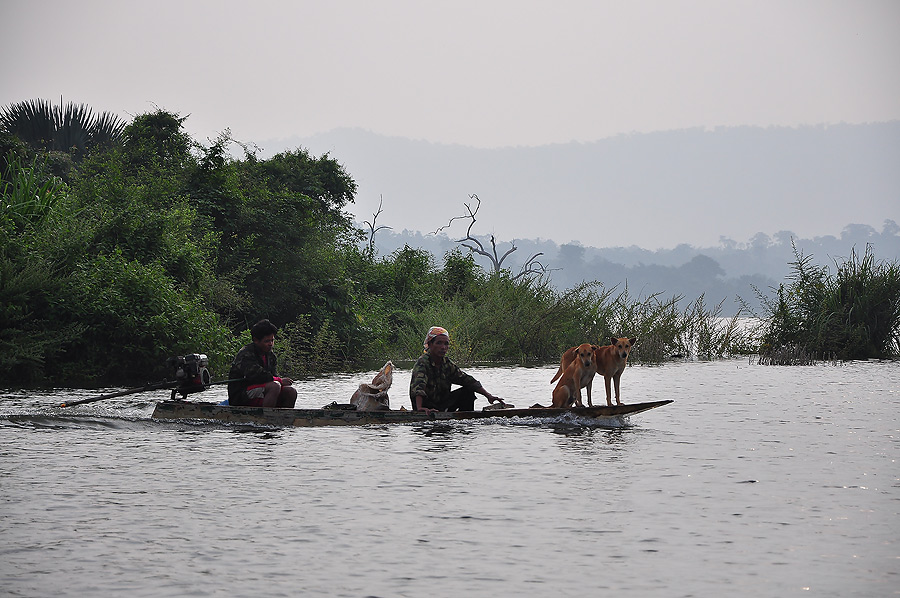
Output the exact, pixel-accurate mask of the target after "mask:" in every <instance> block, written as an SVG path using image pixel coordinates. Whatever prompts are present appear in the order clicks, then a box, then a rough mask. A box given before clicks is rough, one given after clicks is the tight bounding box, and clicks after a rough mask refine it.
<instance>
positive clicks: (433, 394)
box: [409, 353, 481, 409]
mask: <svg viewBox="0 0 900 598" xmlns="http://www.w3.org/2000/svg"><path fill="white" fill-rule="evenodd" d="M451 384H458V385H459V386H462V387H464V388H469V389H471V390H476V389H478V388H481V382H479V381H478V380H476V379H475V378H473V377H472V376H470V375H469V374H467V373H465V372H464V371H462V370H461V369H459V366H458V365H456V364H455V363H453V362H452V361H450V359H449V358H448V357H444V362H443V363H442V364H441V365H439V366H436V365H434V364H432V363H431V357H430V356H429V355H428V354H427V353H425V354H423V355H422V356H421V357H419V359H418V360H417V361H416V364H415V365H414V366H413V369H412V377H411V379H410V381H409V398H410V399H411V400H412V404H413V408H415V406H416V395H423V396H424V397H425V398H424V399H423V400H422V405H423V406H425V407H428V408H429V409H440V408H441V407H440V406H441V405H442V404H443V403H444V402H446V401H447V400H448V398H449V397H450V385H451Z"/></svg>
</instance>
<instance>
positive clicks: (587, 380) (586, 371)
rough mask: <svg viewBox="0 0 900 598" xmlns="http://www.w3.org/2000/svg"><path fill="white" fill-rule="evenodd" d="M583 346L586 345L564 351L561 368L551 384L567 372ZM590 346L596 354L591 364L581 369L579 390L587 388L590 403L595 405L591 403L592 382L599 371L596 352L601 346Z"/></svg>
mask: <svg viewBox="0 0 900 598" xmlns="http://www.w3.org/2000/svg"><path fill="white" fill-rule="evenodd" d="M581 347H584V345H579V346H578V347H572V348H571V349H566V352H565V353H563V355H562V360H561V361H560V364H559V369H558V370H557V371H556V375H554V376H553V379H552V380H550V384H553V383H554V382H556V380H557V378H559V377H560V376H562V375H563V373H565V371H566V369H567V368H568V367H569V365H570V364H571V363H572V362H573V361H574V360H575V355H576V354H577V353H578V350H579V349H581ZM590 347H591V350H592V352H593V353H594V355H593V356H592V357H591V362H590V364H588V365H587V366H586V367H582V369H581V380H579V383H580V385H581V386H580V387H579V390H580V389H581V388H587V398H588V405H592V406H593V404H592V403H591V384H592V383H593V382H594V374H596V373H597V355H596V353H597V349H599V348H600V347H598V346H597V345H590ZM553 392H554V393H555V392H556V391H555V390H554V391H553ZM578 394H579V395H580V394H581V393H580V392H579V393H578Z"/></svg>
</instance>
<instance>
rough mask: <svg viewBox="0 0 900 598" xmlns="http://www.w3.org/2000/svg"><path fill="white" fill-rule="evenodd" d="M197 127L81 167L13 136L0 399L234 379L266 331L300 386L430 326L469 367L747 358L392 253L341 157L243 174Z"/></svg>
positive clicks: (714, 318) (143, 134) (593, 288)
mask: <svg viewBox="0 0 900 598" xmlns="http://www.w3.org/2000/svg"><path fill="white" fill-rule="evenodd" d="M7 112H8V111H7ZM38 112H39V113H40V111H38ZM45 112H46V111H45ZM51 112H52V110H51ZM41 114H42V113H41ZM2 122H4V123H7V122H9V121H2ZM183 122H184V118H183V117H181V116H179V115H177V114H172V113H169V112H166V111H162V110H157V111H155V112H151V113H148V114H143V115H139V116H137V117H135V118H134V120H133V121H132V122H131V123H129V124H127V126H125V127H124V128H123V129H122V130H121V131H120V132H119V133H118V134H116V135H114V136H110V138H109V139H107V140H106V141H105V142H104V143H96V144H90V143H88V144H85V145H84V146H83V147H81V146H78V147H77V148H75V149H73V150H72V152H74V153H73V154H67V153H66V150H60V149H59V146H56V145H54V146H52V147H48V146H46V145H41V144H39V143H33V140H29V139H25V138H23V137H20V136H19V135H20V132H21V131H22V130H25V129H23V128H22V126H21V123H19V124H17V125H16V126H15V127H13V126H6V127H5V128H3V127H0V151H2V154H3V157H4V161H3V169H2V170H0V196H2V202H0V384H3V385H7V386H8V385H29V384H81V385H100V384H118V383H125V382H142V383H143V382H147V381H154V380H158V379H160V378H163V377H165V376H167V375H169V374H170V372H168V371H166V366H165V362H166V359H167V358H168V357H170V356H173V355H179V354H186V353H193V352H203V353H206V354H207V355H209V356H210V359H211V368H212V370H213V375H214V377H219V378H221V377H223V375H224V373H225V372H227V365H228V362H229V361H230V359H231V357H232V356H233V354H234V353H235V351H236V350H237V349H238V348H239V347H240V346H241V345H242V344H244V343H246V342H248V341H249V335H248V332H247V330H248V328H249V326H250V325H252V324H253V323H254V322H255V321H257V320H258V319H260V318H263V317H266V318H269V319H271V320H272V321H273V322H274V323H275V324H276V325H277V326H279V328H280V329H281V333H280V336H279V341H278V345H277V350H278V351H279V353H280V354H281V356H282V362H283V363H284V365H285V369H286V373H288V374H291V375H293V376H295V377H300V376H304V375H311V374H315V373H319V372H322V371H328V370H334V369H338V368H341V369H349V368H362V367H370V366H372V365H380V364H381V363H383V362H384V361H385V360H386V359H394V360H397V361H401V360H405V359H414V358H415V357H416V356H418V354H419V353H420V352H421V342H422V337H423V335H424V333H425V331H426V330H427V328H428V327H430V326H432V325H435V324H440V325H442V326H445V327H447V328H449V329H450V331H451V335H452V339H453V355H454V356H455V358H456V359H457V360H459V361H460V362H472V361H505V362H511V361H516V362H522V363H546V362H553V361H555V360H557V359H558V358H559V355H560V354H561V352H562V351H563V350H564V349H565V348H567V347H569V346H572V345H575V344H580V343H582V342H585V341H590V342H599V343H601V344H605V342H606V340H607V339H608V337H609V336H611V335H615V336H624V335H628V336H638V337H639V338H640V339H641V340H640V341H639V342H638V345H637V347H636V349H635V353H634V356H635V359H637V360H644V361H650V362H654V361H660V360H662V359H666V358H668V357H669V356H670V355H672V354H674V353H678V354H684V355H689V356H692V357H698V358H704V359H706V358H716V357H721V356H723V355H728V354H732V353H734V352H735V351H742V350H745V349H746V347H747V343H746V342H745V341H746V339H745V338H744V337H742V336H741V334H740V332H739V330H738V329H737V327H736V324H735V322H736V321H735V320H730V321H729V320H727V319H723V318H719V317H718V311H717V308H713V309H708V308H706V306H705V305H703V303H702V299H701V300H699V301H698V302H696V303H695V304H693V305H692V306H691V307H690V308H689V309H688V310H686V311H683V312H680V311H678V310H677V308H676V305H677V302H678V298H672V299H671V300H668V301H664V300H660V298H659V297H658V296H651V297H648V298H638V299H633V298H631V297H630V296H629V294H628V291H627V289H623V290H617V289H616V288H606V287H604V286H603V285H602V284H601V283H598V282H594V283H585V284H582V285H579V286H577V287H575V288H573V289H570V290H568V291H564V292H559V291H557V290H555V289H554V288H553V287H552V286H551V285H550V284H549V283H548V282H547V281H545V280H544V279H543V278H541V277H539V276H518V277H517V276H513V275H511V274H510V273H509V272H507V271H501V272H499V273H490V274H487V273H485V272H484V271H483V270H482V269H481V268H479V267H478V266H477V265H476V264H475V262H474V260H473V257H472V255H471V254H469V253H463V252H462V251H459V250H457V251H451V252H449V253H447V254H446V255H445V256H444V259H443V263H441V264H436V263H435V260H434V258H433V257H432V256H431V254H430V253H428V252H427V251H425V250H423V249H417V248H411V247H404V248H402V249H399V250H397V251H395V252H393V253H391V254H389V255H386V256H379V255H378V254H377V251H376V249H375V248H374V247H373V246H372V245H371V244H365V243H363V240H364V235H363V233H362V231H360V230H358V229H357V228H356V227H355V226H354V225H353V223H352V222H351V220H350V218H349V216H348V214H347V213H346V211H345V208H346V206H347V204H348V203H349V202H352V201H353V200H354V197H355V194H356V184H355V182H354V181H353V179H352V178H351V177H350V175H349V174H348V173H346V172H345V171H344V169H343V167H342V166H341V165H340V164H339V163H338V162H337V161H336V160H334V159H333V158H331V157H330V156H328V155H327V154H326V155H323V156H320V157H316V156H312V155H310V154H309V153H308V152H307V151H305V150H303V149H298V150H295V151H290V152H284V153H281V154H278V155H276V156H274V157H272V158H270V159H260V158H259V157H258V156H257V155H256V154H255V153H254V152H253V151H250V150H245V155H244V156H243V157H242V158H240V159H237V158H234V157H232V156H230V155H229V154H228V152H227V151H226V148H227V147H228V146H229V144H230V142H231V139H230V137H229V135H228V133H227V132H226V133H224V134H223V135H222V136H221V137H220V138H218V139H216V140H215V141H213V142H211V143H210V144H208V145H200V144H198V143H197V142H195V141H194V140H193V139H191V138H190V137H189V136H188V135H187V134H186V133H185V132H184V131H183V127H182V125H183ZM67 156H68V158H69V159H67ZM75 158H77V159H75Z"/></svg>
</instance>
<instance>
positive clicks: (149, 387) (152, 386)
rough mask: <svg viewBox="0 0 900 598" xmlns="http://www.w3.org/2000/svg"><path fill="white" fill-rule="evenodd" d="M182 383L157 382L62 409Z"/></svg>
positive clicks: (75, 403)
mask: <svg viewBox="0 0 900 598" xmlns="http://www.w3.org/2000/svg"><path fill="white" fill-rule="evenodd" d="M179 384H181V382H157V383H155V384H148V385H146V386H140V387H137V388H129V389H128V390H120V391H118V392H111V393H109V394H106V395H100V396H99V397H92V398H90V399H81V400H79V401H67V402H65V403H62V404H61V405H60V407H71V406H72V405H83V404H84V403H93V402H94V401H102V400H103V399H112V398H115V397H124V396H125V395H133V394H137V393H139V392H146V391H148V390H159V389H161V388H174V387H175V386H178V385H179Z"/></svg>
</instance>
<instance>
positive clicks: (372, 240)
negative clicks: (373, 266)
mask: <svg viewBox="0 0 900 598" xmlns="http://www.w3.org/2000/svg"><path fill="white" fill-rule="evenodd" d="M383 203H384V196H382V195H379V196H378V211H377V212H375V213H374V214H373V215H372V222H369V221H368V220H365V221H364V222H363V224H367V225H369V245H368V252H369V254H372V253H374V252H375V233H377V232H378V231H380V230H382V229H388V230H390V228H391V227H390V226H375V222H376V221H377V220H378V217H379V216H380V215H381V212H382V209H381V205H382V204H383Z"/></svg>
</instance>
